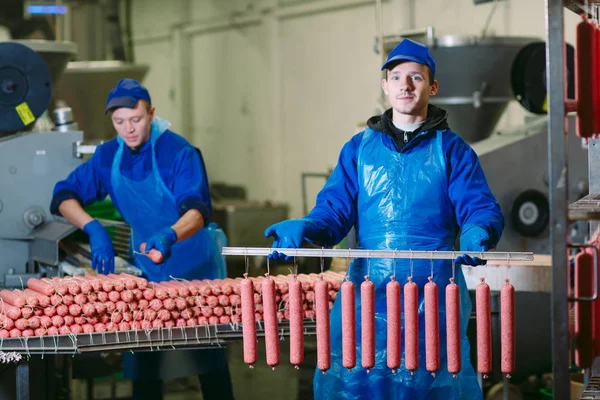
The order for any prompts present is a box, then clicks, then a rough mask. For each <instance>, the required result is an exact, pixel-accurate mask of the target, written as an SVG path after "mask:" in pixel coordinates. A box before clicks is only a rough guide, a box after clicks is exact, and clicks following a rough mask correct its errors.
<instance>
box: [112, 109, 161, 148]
mask: <svg viewBox="0 0 600 400" xmlns="http://www.w3.org/2000/svg"><path fill="white" fill-rule="evenodd" d="M152 118H154V107H151V108H150V110H149V111H148V104H147V103H146V102H144V101H143V100H140V101H138V103H137V104H136V105H135V107H134V108H127V107H121V108H117V109H116V110H114V111H113V112H112V115H111V119H112V123H113V125H114V127H115V129H116V130H117V133H118V134H119V136H120V137H121V139H123V141H124V142H125V144H126V145H127V146H128V147H130V148H132V149H136V148H138V147H140V146H141V145H143V144H144V143H146V142H147V141H148V139H149V138H150V122H152Z"/></svg>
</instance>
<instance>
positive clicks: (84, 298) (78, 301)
mask: <svg viewBox="0 0 600 400" xmlns="http://www.w3.org/2000/svg"><path fill="white" fill-rule="evenodd" d="M73 300H74V301H75V304H79V305H80V306H82V305H84V304H85V303H87V301H88V297H87V296H86V295H85V294H83V293H79V294H78V295H77V296H75V298H74V299H73ZM40 305H41V303H40Z"/></svg>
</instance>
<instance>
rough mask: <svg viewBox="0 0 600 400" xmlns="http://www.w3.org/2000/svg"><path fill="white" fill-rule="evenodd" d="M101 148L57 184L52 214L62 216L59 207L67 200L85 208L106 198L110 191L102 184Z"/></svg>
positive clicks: (51, 208) (51, 209) (51, 206)
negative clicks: (71, 200) (73, 200)
mask: <svg viewBox="0 0 600 400" xmlns="http://www.w3.org/2000/svg"><path fill="white" fill-rule="evenodd" d="M101 147H102V146H99V147H98V148H97V149H96V152H95V153H94V155H93V156H92V157H91V158H90V159H89V160H88V161H86V162H84V163H83V164H81V165H80V166H79V167H77V168H76V169H75V170H74V171H73V172H71V173H70V174H69V176H67V178H66V179H64V180H62V181H59V182H57V183H56V185H55V186H54V192H53V198H52V202H51V204H50V212H51V213H52V214H55V215H60V212H59V211H58V207H59V206H60V203H61V202H63V201H64V200H67V199H75V200H77V201H78V202H79V203H80V204H81V206H82V207H85V206H87V205H89V204H91V203H93V202H95V201H101V200H103V199H104V198H105V197H106V195H107V194H108V190H107V189H106V187H105V185H104V184H103V182H102V177H101V173H100V168H99V162H100V159H101V158H102V150H101Z"/></svg>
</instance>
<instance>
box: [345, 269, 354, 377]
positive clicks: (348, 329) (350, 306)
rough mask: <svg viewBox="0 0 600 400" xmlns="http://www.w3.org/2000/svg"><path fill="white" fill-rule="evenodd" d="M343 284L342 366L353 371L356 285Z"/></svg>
mask: <svg viewBox="0 0 600 400" xmlns="http://www.w3.org/2000/svg"><path fill="white" fill-rule="evenodd" d="M347 279H348V277H347V276H346V281H345V282H344V283H343V284H342V366H343V367H344V368H347V369H348V371H352V368H354V367H355V366H356V310H355V294H354V283H352V282H350V281H349V280H347Z"/></svg>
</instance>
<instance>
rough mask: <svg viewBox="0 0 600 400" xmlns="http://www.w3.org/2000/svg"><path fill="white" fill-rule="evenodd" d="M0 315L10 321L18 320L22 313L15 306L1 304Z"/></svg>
mask: <svg viewBox="0 0 600 400" xmlns="http://www.w3.org/2000/svg"><path fill="white" fill-rule="evenodd" d="M0 314H4V315H6V316H7V317H9V318H10V319H12V320H15V319H18V318H20V317H21V316H22V314H23V313H22V312H21V309H20V308H17V307H15V306H11V305H10V304H8V303H5V302H1V304H0Z"/></svg>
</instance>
